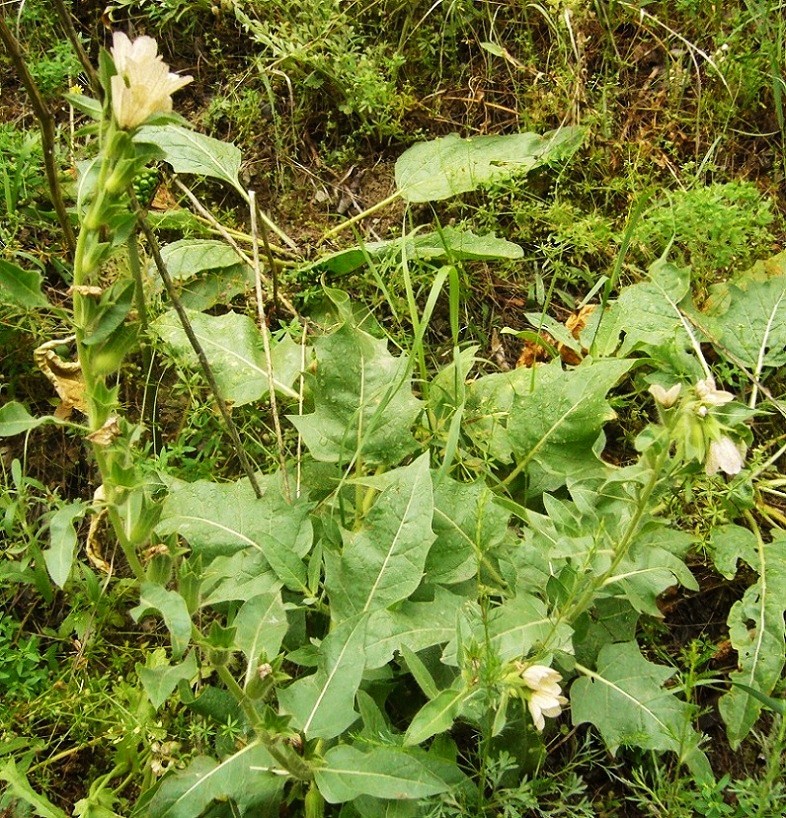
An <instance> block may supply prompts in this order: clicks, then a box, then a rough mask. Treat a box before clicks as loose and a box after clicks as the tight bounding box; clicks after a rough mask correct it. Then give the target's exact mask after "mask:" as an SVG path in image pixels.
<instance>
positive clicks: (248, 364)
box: [150, 310, 302, 406]
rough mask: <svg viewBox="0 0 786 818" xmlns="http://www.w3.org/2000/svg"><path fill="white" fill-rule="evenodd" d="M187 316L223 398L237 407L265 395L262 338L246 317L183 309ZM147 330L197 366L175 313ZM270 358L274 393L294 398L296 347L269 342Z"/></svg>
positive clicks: (298, 358) (170, 312)
mask: <svg viewBox="0 0 786 818" xmlns="http://www.w3.org/2000/svg"><path fill="white" fill-rule="evenodd" d="M188 318H189V321H190V322H191V326H192V328H193V330H194V334H195V335H196V337H197V340H198V341H199V343H200V345H201V346H202V349H203V350H204V351H205V355H206V356H207V359H208V362H209V363H210V365H211V367H212V369H213V374H214V375H215V377H216V382H217V383H218V388H219V389H220V390H221V395H222V397H223V398H224V399H225V400H227V401H229V402H230V403H232V404H234V405H235V406H242V405H243V404H246V403H251V402H252V401H255V400H259V398H261V397H262V396H263V395H265V394H267V391H268V384H269V379H268V371H267V362H266V360H265V352H264V346H263V341H262V336H261V334H260V332H259V330H258V329H257V326H256V324H254V322H253V321H252V320H251V319H250V318H249V317H248V316H247V315H238V314H237V313H234V312H228V313H226V314H224V315H204V314H203V313H199V312H191V311H188ZM150 328H151V329H152V330H153V332H155V333H156V335H158V336H159V337H160V338H161V339H162V340H163V341H165V342H166V343H167V344H169V346H170V347H171V348H172V351H173V352H174V354H175V355H176V356H178V358H180V359H181V360H182V361H183V362H184V363H185V364H186V365H188V366H189V367H191V368H194V369H196V368H197V367H198V365H199V362H198V359H197V357H196V353H195V352H194V350H193V349H192V348H191V344H190V343H189V341H188V338H187V336H186V334H185V332H184V330H183V327H182V326H181V324H180V319H179V318H178V316H177V313H176V312H175V311H174V310H168V311H167V312H165V313H164V314H163V315H162V316H160V317H159V318H157V319H156V320H155V321H153V323H152V324H151V325H150ZM271 357H272V360H273V373H274V374H273V381H274V383H275V387H276V391H277V392H280V393H281V394H282V395H286V396H288V397H290V398H296V397H297V395H298V393H297V392H296V391H295V390H294V389H293V388H292V384H293V383H294V381H295V380H296V379H297V378H298V377H299V375H300V366H301V358H302V351H301V348H300V347H299V346H298V345H297V344H296V343H295V342H294V341H293V340H292V339H291V338H289V337H288V336H287V337H285V338H284V340H283V341H280V342H279V343H277V344H273V346H272V355H271Z"/></svg>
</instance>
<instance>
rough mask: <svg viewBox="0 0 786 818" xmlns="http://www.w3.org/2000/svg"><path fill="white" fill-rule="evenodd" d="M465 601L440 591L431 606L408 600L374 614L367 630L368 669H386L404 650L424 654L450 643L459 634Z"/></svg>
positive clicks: (436, 591)
mask: <svg viewBox="0 0 786 818" xmlns="http://www.w3.org/2000/svg"><path fill="white" fill-rule="evenodd" d="M461 602H462V597H460V596H458V595H456V594H451V593H450V592H448V591H446V590H444V589H442V588H437V589H435V597H434V600H433V601H431V602H410V601H409V600H406V601H404V602H402V603H401V604H400V605H396V606H395V608H393V609H390V610H388V609H382V610H377V611H374V613H372V614H371V616H370V617H369V620H368V626H367V629H366V649H365V650H366V667H367V668H369V669H375V668H379V667H383V666H384V665H386V664H387V663H388V662H390V661H391V660H392V659H393V655H394V654H395V653H396V652H397V651H401V650H402V649H403V648H407V649H409V650H411V651H418V650H423V649H424V648H428V647H431V646H432V645H441V644H445V643H446V642H449V641H450V640H451V639H452V638H453V637H454V636H455V634H456V624H455V623H456V611H457V609H458V607H459V605H460V604H461Z"/></svg>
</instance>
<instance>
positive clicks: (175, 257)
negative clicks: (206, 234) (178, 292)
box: [161, 239, 240, 280]
mask: <svg viewBox="0 0 786 818" xmlns="http://www.w3.org/2000/svg"><path fill="white" fill-rule="evenodd" d="M161 258H162V259H163V260H164V264H165V265H166V268H167V271H168V272H169V275H170V276H171V277H172V278H173V279H177V280H183V279H187V278H191V277H192V276H195V275H196V274H197V273H201V272H202V271H203V270H220V269H222V268H224V267H234V266H235V265H236V264H238V263H240V256H238V254H237V253H236V252H235V251H234V250H233V249H232V247H230V246H229V245H228V244H227V243H226V242H223V241H218V240H217V239H180V241H175V242H172V243H171V244H165V245H164V246H163V247H162V248H161Z"/></svg>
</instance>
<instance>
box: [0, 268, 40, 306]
mask: <svg viewBox="0 0 786 818" xmlns="http://www.w3.org/2000/svg"><path fill="white" fill-rule="evenodd" d="M0 304H13V305H14V306H16V307H23V308H24V309H26V310H31V309H38V308H41V307H48V306H50V304H49V302H48V301H47V300H46V297H45V296H44V294H43V293H42V292H41V273H39V272H38V271H37V270H23V269H22V268H21V267H17V266H16V264H11V262H10V261H6V260H5V259H2V258H0Z"/></svg>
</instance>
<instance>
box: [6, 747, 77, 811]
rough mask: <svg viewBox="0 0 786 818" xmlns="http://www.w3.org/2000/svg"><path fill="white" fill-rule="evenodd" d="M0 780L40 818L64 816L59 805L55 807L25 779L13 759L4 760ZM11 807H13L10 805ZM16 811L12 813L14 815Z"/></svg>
mask: <svg viewBox="0 0 786 818" xmlns="http://www.w3.org/2000/svg"><path fill="white" fill-rule="evenodd" d="M0 781H5V782H6V784H8V788H9V790H10V791H11V792H12V793H13V795H14V797H15V798H18V799H19V800H20V801H23V802H24V803H25V804H29V805H30V806H31V807H32V808H33V810H34V811H35V814H36V815H40V816H41V818H66V814H65V813H64V812H63V810H61V809H60V808H59V807H56V806H55V805H54V804H53V803H52V802H51V801H50V800H49V799H48V798H46V797H45V796H43V795H40V794H39V793H37V792H36V791H35V790H34V789H33V788H32V787H31V786H30V782H29V781H28V780H27V776H26V775H25V774H24V773H23V772H22V771H21V770H20V769H19V768H18V767H17V766H16V762H15V761H14V760H13V759H10V760H8V761H6V763H5V764H4V765H3V766H2V767H0ZM12 809H14V808H13V807H12ZM16 814H17V813H16V811H14V812H12V815H16Z"/></svg>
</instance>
